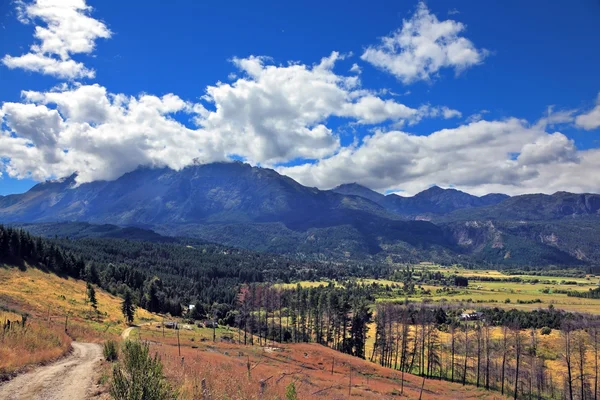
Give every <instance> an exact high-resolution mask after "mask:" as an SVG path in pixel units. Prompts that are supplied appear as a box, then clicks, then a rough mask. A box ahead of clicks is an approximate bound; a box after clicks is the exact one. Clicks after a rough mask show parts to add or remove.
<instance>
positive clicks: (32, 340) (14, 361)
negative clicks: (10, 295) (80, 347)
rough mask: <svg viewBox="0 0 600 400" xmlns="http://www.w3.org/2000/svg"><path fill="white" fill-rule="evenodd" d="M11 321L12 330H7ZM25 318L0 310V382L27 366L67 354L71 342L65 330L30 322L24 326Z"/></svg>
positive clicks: (55, 326)
mask: <svg viewBox="0 0 600 400" xmlns="http://www.w3.org/2000/svg"><path fill="white" fill-rule="evenodd" d="M6 321H11V323H10V328H3V326H4V325H5V323H6ZM20 321H21V317H20V316H17V315H16V314H15V313H7V312H1V311H0V380H1V379H2V377H6V376H9V375H11V374H13V373H15V372H17V371H18V370H20V369H21V368H23V367H26V366H28V365H32V364H38V363H41V362H48V361H51V360H55V359H57V358H59V357H61V356H63V355H64V354H66V353H67V352H68V351H69V350H70V347H71V339H70V338H69V336H67V335H66V334H65V332H64V330H63V329H62V327H59V326H57V325H56V324H43V323H40V322H39V321H30V320H28V321H27V322H26V323H25V326H22V325H21V323H20Z"/></svg>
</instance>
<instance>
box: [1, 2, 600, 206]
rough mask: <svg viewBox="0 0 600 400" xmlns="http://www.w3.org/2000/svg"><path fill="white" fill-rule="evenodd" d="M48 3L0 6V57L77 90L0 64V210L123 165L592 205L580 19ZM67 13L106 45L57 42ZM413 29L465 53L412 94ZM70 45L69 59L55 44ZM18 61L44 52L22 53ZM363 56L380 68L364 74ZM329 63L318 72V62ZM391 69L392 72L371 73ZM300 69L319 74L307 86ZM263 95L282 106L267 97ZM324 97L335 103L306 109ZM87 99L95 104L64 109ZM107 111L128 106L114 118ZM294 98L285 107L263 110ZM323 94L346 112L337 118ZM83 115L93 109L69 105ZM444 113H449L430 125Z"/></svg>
mask: <svg viewBox="0 0 600 400" xmlns="http://www.w3.org/2000/svg"><path fill="white" fill-rule="evenodd" d="M52 1H53V0H38V1H37V2H31V1H29V2H2V3H1V4H0V31H1V32H2V35H1V36H0V57H4V56H5V55H8V56H11V57H19V56H21V55H23V54H27V53H30V54H35V55H39V56H43V57H46V59H49V58H51V59H54V60H62V61H65V60H75V61H76V62H81V63H82V64H83V65H85V68H86V71H91V70H93V71H94V74H93V75H94V76H93V77H92V76H91V74H89V73H88V76H81V74H80V75H79V76H75V75H72V76H65V75H63V76H57V74H56V73H52V72H48V71H47V70H46V71H44V70H43V69H40V68H38V67H35V65H36V64H35V63H31V62H29V61H28V62H29V64H27V63H25V64H23V63H20V64H19V63H18V62H17V61H14V60H13V61H7V58H4V59H3V60H4V65H0V102H1V103H3V109H2V110H3V111H2V114H0V118H2V127H3V131H4V135H3V139H2V137H0V157H2V158H1V159H2V160H3V161H2V162H0V171H1V172H2V178H0V195H2V194H9V193H17V192H22V191H24V190H27V189H28V188H29V187H31V186H32V185H33V184H35V182H36V181H39V180H43V179H50V178H56V177H60V176H62V175H65V174H68V173H71V172H74V171H79V174H80V177H81V181H82V182H85V181H90V180H95V179H114V178H116V177H118V176H119V175H120V174H122V173H124V172H127V171H128V170H131V169H133V168H135V167H136V166H137V165H140V164H144V165H168V166H170V167H173V168H182V167H184V166H185V165H188V164H190V163H191V162H193V161H192V160H194V159H195V160H200V161H199V162H210V161H217V160H221V159H231V158H241V159H244V160H247V161H248V162H250V163H252V164H256V165H262V166H267V167H272V168H276V169H277V170H278V171H279V172H281V173H284V174H287V175H289V176H291V177H293V178H295V179H297V180H299V181H300V182H301V183H304V184H307V185H310V186H318V187H321V188H329V187H332V186H335V185H336V184H340V183H343V182H346V181H357V182H359V183H362V184H365V185H367V186H369V187H371V188H373V189H375V190H379V191H382V192H386V191H387V192H389V191H399V192H404V193H407V194H412V193H414V192H416V191H419V190H421V189H423V188H426V187H428V186H429V185H432V184H439V185H441V186H455V187H457V188H459V189H463V190H466V191H469V192H472V193H476V194H482V193H487V192H491V191H503V192H507V193H509V194H517V193H526V192H538V191H541V192H550V193H551V192H553V191H556V190H572V191H600V178H597V177H596V176H597V175H598V174H596V173H595V168H596V167H597V166H598V164H600V160H599V155H600V153H598V151H597V150H598V147H600V142H599V139H600V137H599V135H598V134H599V133H600V129H599V127H600V122H596V121H600V116H598V115H600V108H598V107H600V106H598V105H597V101H598V100H597V98H598V93H599V92H600V74H599V73H598V71H599V70H600V45H599V41H598V39H599V38H600V26H599V25H598V23H597V21H599V20H600V3H598V1H595V0H582V1H577V2H571V4H568V5H567V3H564V2H558V1H550V2H548V1H528V2H525V3H523V2H518V1H505V2H477V1H465V2H456V3H454V4H451V3H450V2H447V1H428V2H426V3H418V2H415V1H402V2H398V1H380V2H375V3H373V2H347V1H344V2H342V1H339V2H336V1H332V2H322V1H320V2H316V1H315V2H312V1H308V2H302V3H298V4H291V3H285V4H284V3H282V2H275V1H273V2H253V3H252V4H249V3H248V2H214V3H211V4H208V3H206V2H196V1H183V0H175V1H170V2H168V3H165V2H159V1H147V2H144V6H143V7H141V6H140V5H139V3H138V2H116V1H87V3H85V2H83V0H68V1H66V2H65V3H68V4H69V5H70V6H71V9H69V8H68V7H67V9H66V11H65V10H63V9H61V10H59V11H58V12H56V13H54V11H55V9H54V8H53V7H52ZM65 3H63V5H64V4H65ZM44 5H45V6H48V5H50V8H49V9H51V10H54V11H52V12H53V14H52V16H51V17H44V16H47V15H48V14H47V13H46V11H43V10H45V9H44V8H43V7H41V6H44ZM86 5H87V6H90V7H91V8H87V9H86V8H84V7H85V6H86ZM28 7H30V8H28ZM31 7H33V8H31ZM36 7H37V8H36ZM61 7H62V5H61ZM59 8H60V7H59ZM40 10H42V11H40ZM419 12H420V14H419ZM28 13H29V14H28ZM80 15H84V16H87V17H88V18H91V19H92V20H94V21H98V23H99V24H102V25H104V27H105V30H104V31H102V29H100V30H96V31H92V30H91V29H88V28H89V24H87V25H86V24H83V27H82V28H81V32H78V31H77V27H75V28H73V27H70V28H69V29H70V30H69V29H66V28H64V29H63V28H60V26H61V25H60V24H61V18H64V19H65V20H67V19H68V18H78V16H80ZM44 18H46V19H44ZM48 18H51V19H48ZM431 18H434V25H433V26H434V27H436V28H440V29H441V28H444V27H448V26H449V25H444V24H448V23H451V24H453V25H452V27H454V28H456V27H457V25H456V24H462V25H460V27H459V28H456V29H455V31H454V32H453V33H452V34H451V35H450V36H448V37H445V38H442V39H443V40H445V41H446V42H445V43H446V44H447V42H452V43H453V44H456V45H457V46H465V42H464V41H467V44H466V47H463V48H462V50H465V49H466V50H469V51H471V55H470V56H468V57H466V58H460V57H459V58H458V59H453V60H449V59H451V58H452V57H449V59H446V60H445V61H444V62H443V63H442V64H443V65H442V66H439V67H431V64H429V67H430V70H429V72H428V73H427V76H425V77H423V75H422V74H421V75H419V76H416V75H414V74H413V75H411V74H406V73H402V72H399V71H406V69H405V68H413V67H414V68H416V70H418V69H419V66H418V65H417V66H415V65H407V64H410V63H411V62H412V63H413V64H414V63H418V61H419V60H415V59H414V57H413V58H410V57H409V60H408V61H407V60H406V59H405V60H404V61H402V69H398V68H399V67H398V62H399V61H398V60H399V58H398V57H399V56H401V55H402V54H403V53H407V52H408V53H410V52H411V51H413V50H414V49H413V50H411V49H410V48H408V47H407V48H403V47H402V44H398V43H400V41H401V40H403V39H402V38H405V37H404V36H401V35H396V36H394V35H395V32H396V33H400V32H401V31H402V29H403V27H404V28H406V26H407V23H412V24H413V25H414V26H417V28H415V30H416V31H415V30H413V31H412V32H413V34H414V35H416V36H418V35H420V34H422V33H423V32H422V31H420V30H419V29H425V28H423V24H424V23H425V22H427V21H430V19H431ZM24 20H27V21H26V22H27V23H23V21H24ZM49 21H50V23H54V24H56V25H57V26H59V29H58V31H55V32H54V33H55V34H56V35H55V36H56V37H54V38H53V39H57V38H58V42H59V43H58V44H57V42H56V41H54V42H51V41H50V40H48V41H47V42H44V41H43V39H40V38H34V28H35V27H36V26H39V27H47V26H48V24H49ZM65 25H66V24H65ZM100 28H101V27H100ZM61 29H62V30H61ZM86 29H88V31H86ZM90 32H91V33H90ZM99 32H100V33H99ZM80 34H81V35H83V36H84V37H86V38H87V39H85V40H84V42H86V43H83V47H78V46H81V45H82V44H81V43H74V42H73V43H71V42H70V40H71V39H72V38H77V37H78V35H80ZM86 35H87V36H86ZM90 35H91V36H90ZM405 36H406V35H405ZM382 37H388V39H394V38H395V39H398V40H399V42H398V43H397V47H396V48H395V49H394V50H389V49H387V50H386V49H383V48H382V47H381V45H380V44H381V41H380V38H382ZM459 39H460V40H459ZM36 43H37V44H40V43H41V44H42V47H43V48H46V51H43V50H35V49H33V50H32V48H30V46H32V45H33V44H36ZM90 43H91V47H90ZM440 43H441V44H440ZM413 44H414V43H413ZM438 44H440V46H442V47H443V46H444V45H445V44H444V43H442V42H438ZM46 45H47V47H44V46H46ZM61 46H62V47H61ZM86 46H87V47H86ZM48 49H49V50H48ZM368 49H372V50H373V52H374V53H375V52H377V51H379V53H377V54H378V55H379V56H381V55H382V54H384V55H385V57H383V58H382V57H379V58H375V57H372V58H369V57H367V56H365V55H366V54H367V50H368ZM418 50H419V51H420V50H423V51H428V49H427V48H426V47H422V48H419V49H418ZM332 52H338V53H337V56H333V57H332V56H331V55H332ZM411 54H412V53H411ZM419 54H420V53H419ZM413 55H414V54H413ZM256 57H265V58H260V59H258V58H256ZM328 57H330V58H331V59H332V60H333V66H331V67H329V66H325V64H323V63H322V61H321V60H322V59H323V58H328ZM427 57H428V56H427ZM427 57H425V59H424V60H425V62H427V63H431V59H430V58H427ZM384 58H385V59H384ZM390 59H392V60H395V61H396V64H394V65H396V67H393V66H392V67H390V66H389V65H391V64H389V65H388V66H386V65H384V64H385V61H386V60H387V61H389V60H390ZM234 60H237V61H234ZM244 60H246V61H247V62H245V61H244ZM382 60H383V61H382ZM421 61H423V60H421ZM438 61H439V60H438ZM290 63H292V64H293V65H296V66H301V67H302V68H301V69H303V70H302V71H300V70H298V69H295V70H293V69H290V68H288V67H289V66H290V65H291V64H290ZM319 64H321V65H322V66H323V67H322V68H323V70H324V71H325V72H323V73H320V72H316V73H315V69H317V68H316V67H315V66H316V65H319ZM354 65H356V67H355V69H354V71H352V72H351V71H350V69H351V68H352V67H353V66H354ZM251 68H255V70H254V71H259V70H260V72H257V73H255V74H254V75H253V73H252V70H251ZM270 68H271V69H270ZM394 68H396V70H394ZM411 70H412V69H411ZM306 71H308V72H312V73H310V74H304V72H306ZM358 71H360V72H358ZM232 74H235V76H234V75H232ZM304 75H307V76H304ZM308 75H310V76H308ZM352 79H354V80H352ZM282 81H283V82H290V88H286V89H285V90H284V89H281V90H280V91H278V90H279V89H280V88H279V87H278V86H281V82H282ZM323 81H324V82H326V83H327V84H333V85H334V86H335V87H336V89H337V92H334V91H328V90H325V91H321V89H322V83H323ZM218 82H223V83H224V84H225V85H226V87H223V86H221V87H220V86H218ZM357 82H358V83H357ZM57 85H63V86H62V87H61V88H56V86H57ZM91 85H96V86H95V88H96V89H98V88H102V90H99V89H98V90H96V91H95V92H94V93H91V90H90V91H89V93H88V92H86V93H85V96H87V97H85V98H84V97H83V94H82V92H83V91H80V92H78V93H79V95H77V94H76V92H77V90H78V89H81V88H85V87H91ZM269 85H272V86H269ZM352 85H353V86H352ZM350 86H352V87H350ZM209 87H213V88H216V89H215V90H214V92H211V91H210V90H208V89H207V88H209ZM53 88H54V89H53ZM305 88H306V90H305ZM330 89H331V88H330ZM286 90H287V91H286ZM22 91H30V93H34V94H30V95H29V96H24V95H23V94H22ZM101 92H102V93H104V94H102V93H101ZM367 92H368V93H367ZM56 93H61V94H62V96H61V97H60V99H61V100H58V101H57V100H56V99H57V97H56V96H54V94H56ZM49 94H50V95H49ZM120 94H122V95H124V97H127V98H129V100H127V105H125V106H121V103H118V104H116V103H113V101H114V98H115V97H114V96H115V95H120ZM144 94H145V95H146V96H149V97H148V99H149V100H148V102H145V101H141V99H142V96H143V95H144ZM207 94H209V95H210V98H207V97H206V95H207ZM296 94H300V96H299V97H300V98H299V99H298V100H297V101H298V103H294V101H295V100H294V101H292V100H290V104H289V105H288V106H289V107H290V109H284V108H285V107H280V105H281V102H282V99H292V98H295V95H296ZM165 95H166V96H169V97H168V98H165V97H163V96H165ZM94 96H100V97H94ZM131 96H133V99H134V100H135V101H134V102H135V103H136V104H138V103H139V104H141V103H144V107H146V106H147V107H150V108H144V109H143V110H142V111H140V112H139V115H141V116H142V117H139V115H138V113H137V111H136V112H135V115H133V114H134V112H133V107H132V105H131V98H132V97H131ZM203 96H204V97H203ZM269 96H271V97H269ZM335 96H345V100H344V101H343V102H342V103H343V104H342V103H339V102H338V100H339V99H335V100H334V99H333V97H335ZM367 97H368V100H369V102H367V101H366V100H365V101H364V103H360V100H361V99H363V98H367ZM100 98H102V99H104V98H106V99H107V102H108V105H107V106H106V109H105V110H100V109H97V110H96V109H95V110H90V108H89V107H87V108H85V107H84V106H82V104H87V103H86V101H90V104H98V103H99V100H98V99H100ZM90 99H91V100H90ZM322 99H326V100H322ZM329 99H331V101H330V102H329ZM150 100H152V101H150ZM320 100H322V101H324V102H328V103H327V104H326V105H324V106H323V107H321V108H318V110H316V111H315V109H314V107H313V106H307V102H313V101H315V102H318V101H320ZM376 100H377V101H378V102H379V103H377V105H375V104H374V103H375V101H376ZM157 101H159V102H162V103H161V105H157V104H158V103H157ZM382 101H383V102H388V104H387V105H386V106H385V107H384V106H383V105H382V104H381V102H382ZM167 102H169V105H168V106H165V105H164V104H166V103H167ZM146 103H148V104H146ZM257 103H260V104H259V105H257ZM263 103H264V104H263ZM357 103H360V105H356V104H357ZM367 103H369V104H372V106H369V107H366V105H367ZM392 103H393V104H392ZM150 104H151V105H150ZM25 105H30V106H31V107H25ZM109 106H113V107H112V108H110V107H109ZM340 106H343V107H344V110H345V111H343V112H340V111H339V109H336V108H339V107H340ZM359 106H360V109H359ZM400 106H403V107H406V108H408V109H410V110H412V111H406V109H402V108H401V107H400ZM76 107H79V109H78V111H76V110H75V108H76ZM123 107H124V108H123ZM161 107H162V108H161ZM346 107H347V110H346ZM386 107H387V108H386ZM165 109H168V110H167V111H165ZM596 109H598V111H597V113H596ZM123 110H125V111H123ZM136 110H137V109H136ZM217 110H220V111H219V112H217ZM444 110H451V111H453V112H452V113H450V112H449V113H448V114H447V117H446V116H445V114H444ZM113 113H114V114H113ZM315 113H316V114H318V115H317V116H315ZM125 114H126V115H127V119H126V118H125V117H124V116H123V115H125ZM375 114H376V115H377V117H375V116H374V115H375ZM597 114H598V115H597ZM99 115H101V116H102V117H101V118H100V117H99ZM549 116H550V117H551V118H549ZM579 116H583V117H582V118H578V117H579ZM57 118H58V119H60V121H59V122H57ZM140 118H142V119H143V120H142V119H140ZM153 118H156V120H155V121H154V120H153ZM544 118H546V120H545V121H544V120H543V119H544ZM232 121H233V122H232ZM264 121H269V122H268V123H267V122H264ZM34 124H37V125H35V126H33V125H34ZM119 124H120V125H119ZM136 124H140V125H136ZM176 125H179V126H176ZM153 127H156V129H155V130H152V129H153ZM48 132H50V133H48ZM140 132H141V133H140ZM289 132H292V133H289ZM288 133H289V136H288ZM179 135H181V136H179ZM50 136H51V137H50ZM180 137H182V138H184V139H182V140H180V139H179V138H180ZM2 140H4V142H5V143H4V145H3V144H2V143H3V142H2ZM19 146H20V147H19ZM178 146H181V148H179V147H178ZM191 149H193V150H194V151H191ZM444 149H447V151H444ZM488 153H489V156H488V155H487V154H488ZM449 155H451V156H452V157H450V156H449ZM38 159H39V160H38ZM196 162H198V161H196ZM92 171H93V172H92Z"/></svg>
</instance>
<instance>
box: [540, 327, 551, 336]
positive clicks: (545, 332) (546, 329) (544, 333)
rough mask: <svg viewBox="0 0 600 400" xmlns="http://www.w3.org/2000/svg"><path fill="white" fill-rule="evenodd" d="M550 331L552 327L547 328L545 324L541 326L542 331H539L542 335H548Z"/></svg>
mask: <svg viewBox="0 0 600 400" xmlns="http://www.w3.org/2000/svg"><path fill="white" fill-rule="evenodd" d="M550 333H552V329H550V328H548V327H547V326H545V327H543V328H542V331H541V334H542V335H549V334H550Z"/></svg>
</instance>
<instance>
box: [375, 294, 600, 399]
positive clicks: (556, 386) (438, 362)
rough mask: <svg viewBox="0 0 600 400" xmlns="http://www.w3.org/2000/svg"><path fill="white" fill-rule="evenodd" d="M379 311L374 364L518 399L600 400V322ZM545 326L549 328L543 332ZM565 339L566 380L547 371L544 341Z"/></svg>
mask: <svg viewBox="0 0 600 400" xmlns="http://www.w3.org/2000/svg"><path fill="white" fill-rule="evenodd" d="M462 311H463V309H461V308H457V307H456V306H442V307H440V306H428V305H425V304H419V305H416V304H391V303H385V304H378V305H377V311H376V317H375V321H376V337H375V345H374V348H373V351H372V353H371V354H370V356H369V359H370V360H371V361H374V362H377V363H379V364H381V365H382V366H386V367H389V368H393V369H396V370H399V371H402V372H403V373H404V372H406V373H412V374H417V375H420V376H423V377H424V378H425V377H426V378H432V379H443V380H448V381H452V382H458V383H462V384H463V385H465V384H473V385H476V386H477V387H483V388H485V389H487V390H497V391H500V392H501V393H502V394H503V395H508V396H510V397H512V398H514V399H518V398H522V399H534V398H535V399H542V398H547V399H553V398H566V399H569V400H573V399H580V400H586V399H589V400H591V399H594V400H597V398H598V363H599V358H598V356H599V354H598V351H599V350H600V346H599V334H600V320H599V319H598V318H597V317H593V316H584V315H574V314H570V313H566V312H562V311H557V310H553V309H550V310H547V311H546V310H539V311H538V312H535V313H533V312H524V311H517V310H511V311H504V310H499V309H488V310H485V309H484V310H482V312H481V314H476V315H477V320H471V319H469V317H468V316H465V314H464V313H462ZM542 324H545V325H544V328H543V329H541V331H538V328H540V327H541V326H540V325H542ZM548 325H551V326H554V327H556V326H557V328H556V329H558V330H559V331H560V340H559V345H560V349H559V355H558V357H559V359H560V361H561V364H562V366H563V367H564V368H565V371H566V373H565V375H564V377H563V376H561V375H558V374H554V373H552V371H551V370H550V369H549V367H548V363H547V362H548V360H549V359H551V357H550V356H549V355H548V352H547V351H542V349H541V347H540V335H546V334H549V333H550V332H551V331H552V329H551V328H549V327H548Z"/></svg>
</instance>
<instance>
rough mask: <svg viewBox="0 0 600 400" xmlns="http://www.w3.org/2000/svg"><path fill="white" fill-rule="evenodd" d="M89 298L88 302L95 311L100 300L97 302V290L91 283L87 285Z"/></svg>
mask: <svg viewBox="0 0 600 400" xmlns="http://www.w3.org/2000/svg"><path fill="white" fill-rule="evenodd" d="M87 296H88V301H89V302H90V304H91V305H92V308H93V309H94V310H95V309H96V308H97V307H98V300H96V290H95V289H94V286H92V284H91V283H89V282H88V283H87Z"/></svg>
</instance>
